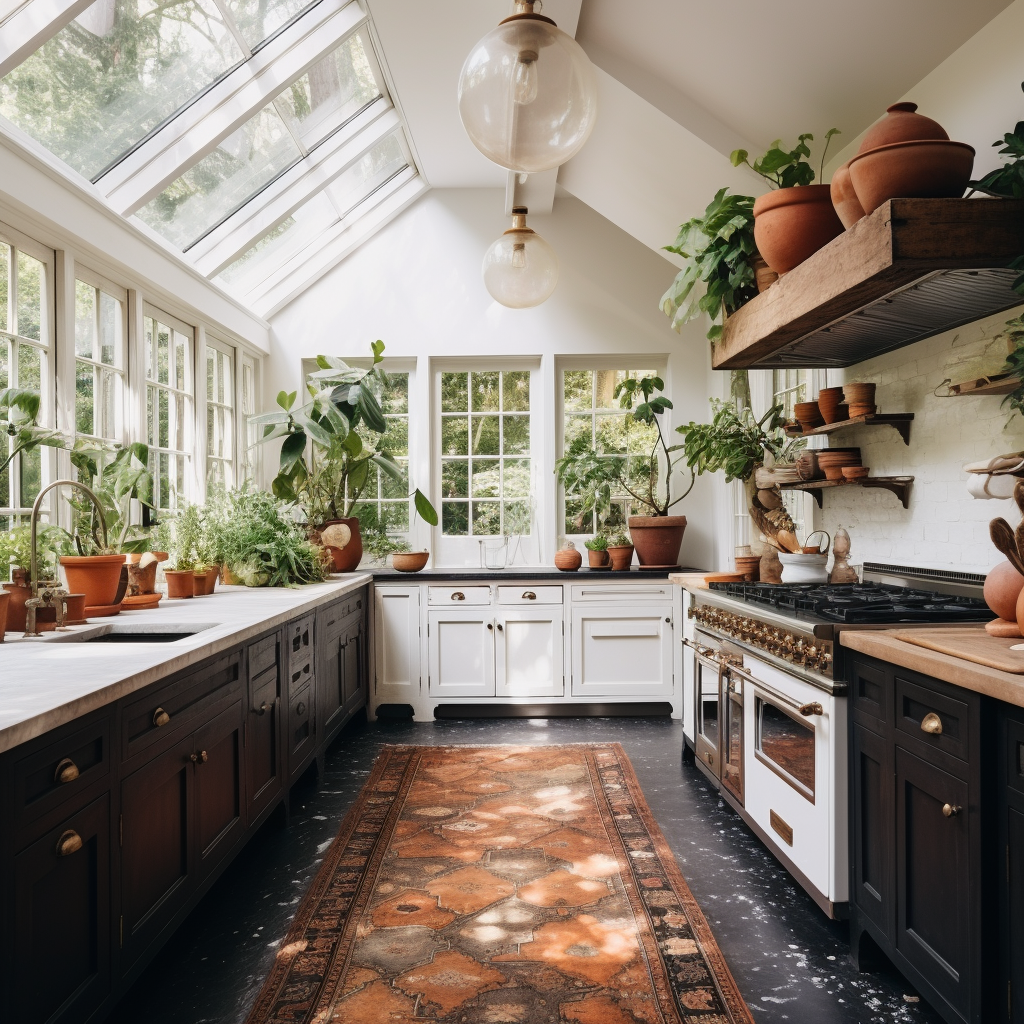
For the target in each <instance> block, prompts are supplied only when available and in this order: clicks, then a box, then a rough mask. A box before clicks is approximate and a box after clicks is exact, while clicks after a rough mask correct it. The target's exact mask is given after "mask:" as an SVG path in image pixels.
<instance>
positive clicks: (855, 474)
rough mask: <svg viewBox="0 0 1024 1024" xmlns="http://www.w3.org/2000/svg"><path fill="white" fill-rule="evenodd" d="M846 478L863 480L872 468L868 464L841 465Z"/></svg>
mask: <svg viewBox="0 0 1024 1024" xmlns="http://www.w3.org/2000/svg"><path fill="white" fill-rule="evenodd" d="M840 469H841V470H842V472H843V479H844V480H863V479H864V478H865V477H866V476H867V475H868V473H870V472H871V470H870V469H869V468H868V467H867V466H841V467H840Z"/></svg>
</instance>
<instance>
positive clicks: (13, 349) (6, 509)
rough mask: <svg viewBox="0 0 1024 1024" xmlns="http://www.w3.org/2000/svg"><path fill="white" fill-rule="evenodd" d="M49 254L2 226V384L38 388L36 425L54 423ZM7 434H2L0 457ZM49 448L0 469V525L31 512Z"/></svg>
mask: <svg viewBox="0 0 1024 1024" xmlns="http://www.w3.org/2000/svg"><path fill="white" fill-rule="evenodd" d="M53 281H54V276H53V252H52V251H50V250H47V249H43V248H42V247H40V246H37V245H35V244H34V243H32V242H31V241H29V240H28V239H25V238H22V237H20V236H19V235H17V234H16V233H14V232H9V231H7V230H6V229H4V228H2V227H0V388H5V387H16V388H26V389H28V390H31V391H38V392H39V394H40V396H41V399H42V401H41V405H40V411H39V423H40V424H42V425H44V426H52V425H53V418H54V414H53V394H54V384H53V352H54V346H53V332H54V325H53V316H52V310H53V309H54V300H53ZM9 444H10V438H8V437H7V436H6V435H2V436H0V461H6V459H7V455H8V452H9V451H10V448H9ZM51 454H52V453H51V451H50V450H48V449H39V448H37V449H36V450H35V451H33V452H30V453H27V454H20V455H18V456H16V457H15V459H14V460H13V461H12V462H11V464H10V465H9V466H8V467H7V468H6V469H5V470H4V471H3V472H2V473H0V529H9V528H10V527H11V526H12V525H14V524H16V523H17V522H18V521H19V519H20V518H22V517H25V516H27V515H28V513H29V512H31V510H32V502H33V501H35V499H36V496H37V495H38V494H39V490H40V488H41V487H42V485H43V482H44V479H48V478H49V475H50V465H49V461H50V457H51Z"/></svg>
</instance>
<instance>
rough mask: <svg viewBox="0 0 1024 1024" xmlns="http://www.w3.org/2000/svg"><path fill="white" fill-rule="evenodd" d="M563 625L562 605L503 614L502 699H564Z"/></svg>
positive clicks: (499, 627) (499, 643) (498, 661)
mask: <svg viewBox="0 0 1024 1024" xmlns="http://www.w3.org/2000/svg"><path fill="white" fill-rule="evenodd" d="M501 589H504V588H501ZM547 589H555V588H547ZM562 621H563V620H562V608H561V605H558V606H553V605H547V606H546V607H545V606H544V605H541V606H539V607H536V608H502V609H500V610H499V612H498V614H497V616H496V617H495V629H496V633H497V635H496V636H495V669H496V676H495V682H496V692H497V695H498V696H499V697H561V696H562V693H563V692H564V689H565V683H564V678H563V664H564V661H563V648H564V643H563V637H562Z"/></svg>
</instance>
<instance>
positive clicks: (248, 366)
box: [238, 355, 262, 484]
mask: <svg viewBox="0 0 1024 1024" xmlns="http://www.w3.org/2000/svg"><path fill="white" fill-rule="evenodd" d="M258 374H259V364H258V363H257V362H256V360H255V359H253V357H252V356H247V355H239V358H238V376H239V388H238V401H239V404H240V405H241V408H242V418H241V423H240V429H239V444H240V445H241V446H242V447H241V451H240V452H239V458H238V472H239V476H240V478H241V479H240V482H241V483H243V484H245V483H259V475H260V466H261V465H262V463H261V462H260V450H261V449H260V443H259V441H260V430H259V427H257V426H256V425H255V424H253V423H251V422H250V419H249V418H250V417H251V416H255V415H256V413H257V412H259V403H258V401H257V399H256V395H257V394H258V388H259V379H258Z"/></svg>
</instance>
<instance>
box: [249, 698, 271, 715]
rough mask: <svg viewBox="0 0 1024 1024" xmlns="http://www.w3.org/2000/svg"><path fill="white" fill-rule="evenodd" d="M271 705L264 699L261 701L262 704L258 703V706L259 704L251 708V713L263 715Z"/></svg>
mask: <svg viewBox="0 0 1024 1024" xmlns="http://www.w3.org/2000/svg"><path fill="white" fill-rule="evenodd" d="M272 707H273V704H268V703H267V702H266V701H264V702H263V703H262V704H261V705H260V706H259V707H258V708H253V709H252V713H253V714H254V715H260V716H263V715H265V714H266V713H267V712H268V711H269V710H270V709H271V708H272Z"/></svg>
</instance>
